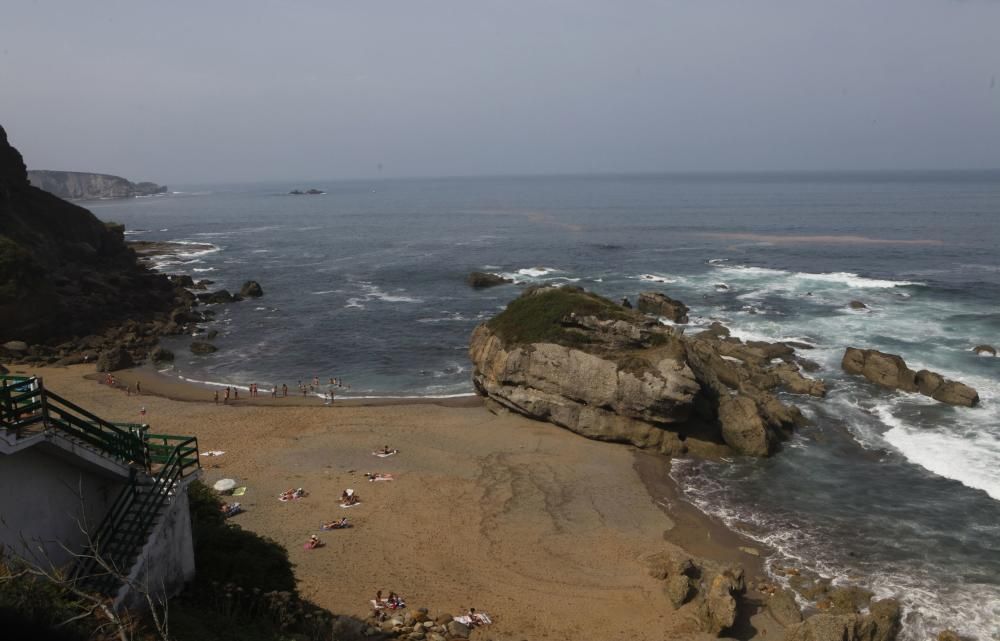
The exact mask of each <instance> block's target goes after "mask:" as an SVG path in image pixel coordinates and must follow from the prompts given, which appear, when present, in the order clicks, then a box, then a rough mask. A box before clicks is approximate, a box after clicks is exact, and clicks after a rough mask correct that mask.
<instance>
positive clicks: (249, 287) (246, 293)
mask: <svg viewBox="0 0 1000 641" xmlns="http://www.w3.org/2000/svg"><path fill="white" fill-rule="evenodd" d="M239 295H240V296H242V297H243V298H260V297H261V296H263V295H264V290H263V289H262V288H261V286H260V283H258V282H257V281H255V280H248V281H247V282H245V283H243V286H242V287H240V294H239Z"/></svg>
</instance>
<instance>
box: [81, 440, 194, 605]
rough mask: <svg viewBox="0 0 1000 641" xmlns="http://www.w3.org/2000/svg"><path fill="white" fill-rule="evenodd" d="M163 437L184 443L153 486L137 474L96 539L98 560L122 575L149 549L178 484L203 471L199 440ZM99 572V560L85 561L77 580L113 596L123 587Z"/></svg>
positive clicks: (169, 459) (101, 527) (114, 577)
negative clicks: (152, 530) (151, 535)
mask: <svg viewBox="0 0 1000 641" xmlns="http://www.w3.org/2000/svg"><path fill="white" fill-rule="evenodd" d="M159 436H160V438H164V439H174V440H180V442H179V443H178V444H177V445H175V446H174V447H173V448H172V451H171V454H170V455H169V456H168V457H166V461H165V463H164V465H163V468H162V469H161V470H160V472H159V473H158V474H157V475H156V476H155V477H154V478H153V479H152V482H151V483H149V484H140V483H139V482H138V478H137V477H136V476H135V475H134V474H133V476H132V478H131V479H130V482H129V484H128V486H126V487H125V488H124V489H123V490H122V492H121V493H120V494H119V495H118V498H117V499H116V501H115V503H114V505H112V507H111V510H109V511H108V513H107V515H106V516H105V518H104V520H103V521H102V522H101V525H100V526H99V527H98V529H97V535H96V536H95V537H94V546H95V548H96V550H94V552H95V555H94V556H100V557H101V558H102V559H104V560H105V561H106V562H109V563H111V564H112V565H113V567H115V568H117V569H118V571H119V572H124V573H127V572H128V570H127V569H125V568H124V567H123V566H124V565H125V564H127V563H129V562H130V561H131V560H132V557H134V556H135V555H136V554H138V553H139V552H140V551H141V549H142V547H143V546H144V545H145V543H146V540H147V539H148V537H149V532H150V528H151V526H152V525H153V524H154V523H155V521H156V518H157V516H158V515H159V512H160V510H161V509H162V508H163V506H164V504H165V503H166V502H167V500H168V499H169V498H170V496H171V495H172V494H173V492H174V491H175V489H176V487H177V483H178V482H179V481H180V480H181V479H183V478H185V477H187V476H188V475H189V474H190V473H191V470H190V468H191V467H192V466H193V467H194V468H195V470H197V469H200V467H201V465H200V462H199V459H198V439H197V438H195V437H170V436H167V435H159ZM181 439H183V440H181ZM99 569H100V566H99V564H98V563H97V561H96V559H93V558H86V557H85V558H84V559H83V560H82V562H81V564H80V565H78V566H77V568H76V571H75V576H76V577H77V578H78V579H88V578H89V579H91V580H93V581H94V582H95V586H96V587H97V588H98V589H99V590H101V591H104V592H110V591H111V590H113V589H114V588H115V587H117V586H118V585H119V584H120V583H121V581H120V579H119V577H116V576H114V575H113V574H110V573H108V572H106V571H104V572H97V570H99Z"/></svg>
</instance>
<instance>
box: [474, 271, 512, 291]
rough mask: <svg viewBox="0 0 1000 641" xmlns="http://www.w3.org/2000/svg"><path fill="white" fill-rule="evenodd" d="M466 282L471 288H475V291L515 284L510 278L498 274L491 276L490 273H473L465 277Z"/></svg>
mask: <svg viewBox="0 0 1000 641" xmlns="http://www.w3.org/2000/svg"><path fill="white" fill-rule="evenodd" d="M465 282H466V284H467V285H468V286H469V287H474V288H475V289H484V288H486V287H496V286H497V285H506V284H508V283H513V282H514V281H513V280H511V279H509V278H504V277H503V276H500V275H498V274H491V273H489V272H472V273H470V274H469V275H468V276H466V277H465Z"/></svg>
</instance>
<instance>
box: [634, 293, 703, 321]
mask: <svg viewBox="0 0 1000 641" xmlns="http://www.w3.org/2000/svg"><path fill="white" fill-rule="evenodd" d="M636 307H638V308H639V311H640V312H644V313H646V314H653V315H655V316H662V317H664V318H666V319H667V320H669V321H671V322H673V323H686V322H688V311H690V310H689V309H688V306H687V305H685V304H684V303H682V302H681V301H679V300H674V299H673V298H670V297H669V296H667V295H666V294H661V293H660V292H642V293H640V294H639V300H638V303H637V304H636Z"/></svg>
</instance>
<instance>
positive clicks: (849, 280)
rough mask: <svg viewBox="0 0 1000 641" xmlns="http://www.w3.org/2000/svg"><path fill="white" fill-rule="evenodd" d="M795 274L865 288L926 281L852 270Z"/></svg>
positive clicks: (807, 278)
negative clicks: (869, 274) (885, 278)
mask: <svg viewBox="0 0 1000 641" xmlns="http://www.w3.org/2000/svg"><path fill="white" fill-rule="evenodd" d="M793 276H794V277H795V278H798V279H801V280H809V281H819V282H825V283H835V284H842V285H847V286H848V287H852V288H856V289H865V288H879V289H885V288H888V287H908V286H923V285H924V283H917V282H913V281H907V280H882V279H878V278H865V277H863V276H859V275H857V274H852V273H851V272H833V273H830V274H810V273H807V272H798V273H796V274H793Z"/></svg>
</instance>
